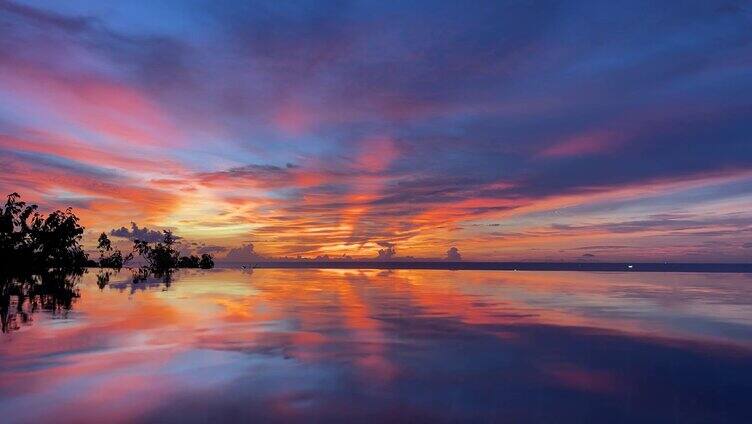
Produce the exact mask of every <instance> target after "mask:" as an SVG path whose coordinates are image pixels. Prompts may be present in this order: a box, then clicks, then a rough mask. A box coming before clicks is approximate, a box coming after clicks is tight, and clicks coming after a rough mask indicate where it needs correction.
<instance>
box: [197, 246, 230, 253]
mask: <svg viewBox="0 0 752 424" xmlns="http://www.w3.org/2000/svg"><path fill="white" fill-rule="evenodd" d="M196 251H197V252H198V253H199V254H203V253H221V252H225V251H227V248H226V247H224V246H199V248H198V249H196Z"/></svg>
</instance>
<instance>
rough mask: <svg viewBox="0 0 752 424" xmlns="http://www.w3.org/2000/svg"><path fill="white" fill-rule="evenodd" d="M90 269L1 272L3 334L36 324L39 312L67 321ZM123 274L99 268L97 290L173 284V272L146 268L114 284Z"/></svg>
mask: <svg viewBox="0 0 752 424" xmlns="http://www.w3.org/2000/svg"><path fill="white" fill-rule="evenodd" d="M87 272H88V270H86V269H81V270H77V271H70V270H50V271H47V272H42V273H37V274H23V273H21V274H19V273H11V274H8V273H3V272H0V321H2V332H3V333H10V332H13V331H17V330H20V329H21V327H22V326H23V325H30V324H31V323H32V322H33V314H35V313H37V312H39V311H47V312H49V313H50V314H51V315H52V316H53V318H67V317H68V313H69V312H70V311H71V310H72V309H73V305H74V303H75V302H76V299H78V298H79V297H80V296H81V295H80V289H79V282H80V281H81V279H82V276H83V275H84V274H85V273H87ZM121 272H123V273H124V272H125V271H118V270H111V269H100V270H99V271H98V272H97V274H96V282H97V287H99V289H100V290H104V289H105V288H106V287H110V288H112V289H115V290H120V291H123V290H129V291H130V292H131V293H134V292H135V291H137V290H146V289H153V288H157V287H163V289H165V290H166V289H167V288H169V287H170V286H171V285H172V282H173V272H172V270H168V271H165V272H156V273H155V272H152V271H150V270H148V269H146V268H137V269H133V270H131V274H130V275H128V274H126V278H125V279H122V278H121V279H119V281H117V282H112V279H113V277H117V276H118V275H119V274H120V273H121Z"/></svg>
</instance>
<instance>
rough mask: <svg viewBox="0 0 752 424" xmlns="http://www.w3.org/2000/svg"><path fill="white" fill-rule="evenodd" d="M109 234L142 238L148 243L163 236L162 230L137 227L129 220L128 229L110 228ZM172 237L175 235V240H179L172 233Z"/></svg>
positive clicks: (128, 237) (135, 238)
mask: <svg viewBox="0 0 752 424" xmlns="http://www.w3.org/2000/svg"><path fill="white" fill-rule="evenodd" d="M110 235H111V236H114V237H123V238H126V239H128V240H131V241H133V240H142V241H147V242H149V243H154V242H158V241H162V238H163V237H164V233H163V232H162V231H157V230H150V229H148V228H146V227H143V228H139V227H138V225H137V224H136V223H135V222H131V228H130V229H128V228H125V227H120V228H118V229H112V230H110ZM173 237H175V239H176V240H179V239H180V238H181V237H178V236H175V235H173Z"/></svg>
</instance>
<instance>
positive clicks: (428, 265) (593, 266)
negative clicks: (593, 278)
mask: <svg viewBox="0 0 752 424" xmlns="http://www.w3.org/2000/svg"><path fill="white" fill-rule="evenodd" d="M250 265H253V267H254V268H289V269H312V268H319V269H323V268H330V269H435V270H457V271H459V270H472V271H602V272H707V273H752V263H749V264H719V263H712V264H710V263H708V264H705V263H645V262H642V263H641V262H632V263H628V262H608V263H606V262H469V261H468V262H465V261H463V262H439V261H436V262H431V261H410V262H407V261H402V262H399V261H391V262H387V261H384V262H380V261H329V262H324V261H265V262H254V263H252V264H250V263H247V264H241V263H237V264H234V263H218V264H217V267H218V268H234V267H241V266H246V267H248V266H250Z"/></svg>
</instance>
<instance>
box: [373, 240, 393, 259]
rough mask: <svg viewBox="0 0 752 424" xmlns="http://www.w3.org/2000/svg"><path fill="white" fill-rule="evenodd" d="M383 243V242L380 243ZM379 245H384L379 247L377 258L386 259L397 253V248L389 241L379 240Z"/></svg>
mask: <svg viewBox="0 0 752 424" xmlns="http://www.w3.org/2000/svg"><path fill="white" fill-rule="evenodd" d="M382 243H383V244H382ZM378 244H379V246H384V247H385V248H384V249H379V252H378V256H377V257H376V259H377V260H380V261H388V260H390V259H392V258H394V257H395V256H396V255H397V249H396V248H395V247H394V245H393V244H391V243H386V242H380V243H378Z"/></svg>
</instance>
